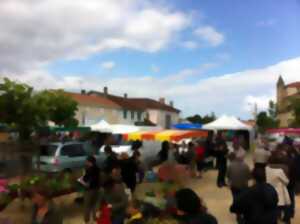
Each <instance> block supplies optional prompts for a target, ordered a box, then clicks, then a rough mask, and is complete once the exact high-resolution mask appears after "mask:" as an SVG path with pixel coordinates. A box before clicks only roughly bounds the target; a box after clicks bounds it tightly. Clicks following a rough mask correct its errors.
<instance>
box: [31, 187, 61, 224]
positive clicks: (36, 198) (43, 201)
mask: <svg viewBox="0 0 300 224" xmlns="http://www.w3.org/2000/svg"><path fill="white" fill-rule="evenodd" d="M28 196H29V199H30V200H31V201H32V202H33V203H34V210H33V215H32V218H31V224H53V223H55V224H62V223H63V219H62V215H61V213H60V212H59V210H58V209H57V208H56V206H55V204H54V202H53V201H51V196H50V191H49V189H48V188H47V186H42V185H38V186H36V187H35V188H34V189H33V190H32V192H29V195H28Z"/></svg>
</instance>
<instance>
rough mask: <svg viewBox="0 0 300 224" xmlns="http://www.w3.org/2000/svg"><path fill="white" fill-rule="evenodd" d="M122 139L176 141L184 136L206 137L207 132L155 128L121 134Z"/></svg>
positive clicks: (184, 137)
mask: <svg viewBox="0 0 300 224" xmlns="http://www.w3.org/2000/svg"><path fill="white" fill-rule="evenodd" d="M122 137H123V139H124V140H127V141H130V140H132V141H136V140H140V141H142V140H153V141H161V142H163V141H168V142H171V141H175V142H178V141H180V140H182V139H186V138H197V137H207V132H205V131H198V130H185V131H182V130H156V131H138V132H133V133H129V134H123V136H122Z"/></svg>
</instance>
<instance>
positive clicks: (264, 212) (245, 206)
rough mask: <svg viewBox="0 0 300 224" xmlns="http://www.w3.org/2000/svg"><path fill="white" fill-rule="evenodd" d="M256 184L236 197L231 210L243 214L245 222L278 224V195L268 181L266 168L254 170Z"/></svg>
mask: <svg viewBox="0 0 300 224" xmlns="http://www.w3.org/2000/svg"><path fill="white" fill-rule="evenodd" d="M252 176H253V178H254V180H255V184H254V185H253V186H252V187H250V188H249V189H248V190H245V191H243V192H242V193H241V194H240V195H239V196H238V197H237V198H235V200H234V202H233V204H232V206H231V207H230V211H231V212H234V213H237V214H242V215H243V216H244V220H245V224H277V218H278V207H277V204H278V195H277V192H276V190H275V189H274V187H272V186H271V185H270V184H267V183H266V172H265V169H264V168H261V167H256V168H254V170H253V172H252Z"/></svg>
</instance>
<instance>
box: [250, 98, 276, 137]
mask: <svg viewBox="0 0 300 224" xmlns="http://www.w3.org/2000/svg"><path fill="white" fill-rule="evenodd" d="M256 119H257V121H256V123H257V126H258V132H259V133H262V134H263V133H265V132H266V131H267V130H269V129H275V128H278V127H279V124H280V121H279V120H278V119H277V104H276V103H274V102H273V101H272V100H271V101H270V102H269V108H268V112H266V111H262V112H260V113H259V114H258V115H257V118H256Z"/></svg>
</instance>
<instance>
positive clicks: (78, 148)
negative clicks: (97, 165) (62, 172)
mask: <svg viewBox="0 0 300 224" xmlns="http://www.w3.org/2000/svg"><path fill="white" fill-rule="evenodd" d="M73 150H74V154H73V156H85V155H86V153H85V151H84V149H83V145H81V144H77V145H74V149H73Z"/></svg>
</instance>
